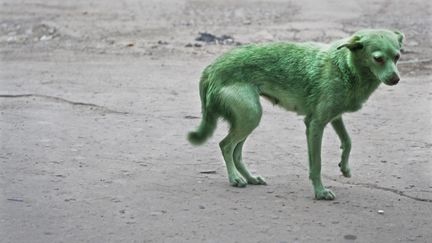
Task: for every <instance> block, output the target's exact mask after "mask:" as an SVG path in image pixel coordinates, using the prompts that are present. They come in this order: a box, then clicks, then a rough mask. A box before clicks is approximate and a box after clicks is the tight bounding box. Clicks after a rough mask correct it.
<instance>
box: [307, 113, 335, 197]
mask: <svg viewBox="0 0 432 243" xmlns="http://www.w3.org/2000/svg"><path fill="white" fill-rule="evenodd" d="M305 124H306V136H307V143H308V153H309V178H310V179H311V180H312V185H313V187H314V192H315V198H316V199H318V200H322V199H324V200H333V199H334V198H335V194H334V193H333V192H332V191H331V190H329V189H327V188H325V187H324V185H323V184H322V182H321V143H322V136H323V132H324V127H325V124H323V123H322V122H321V121H320V120H317V119H313V117H308V116H307V117H306V118H305Z"/></svg>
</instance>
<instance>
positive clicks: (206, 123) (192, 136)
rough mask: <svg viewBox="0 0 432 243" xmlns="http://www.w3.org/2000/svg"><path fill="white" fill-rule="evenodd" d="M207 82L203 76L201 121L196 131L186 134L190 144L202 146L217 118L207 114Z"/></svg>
mask: <svg viewBox="0 0 432 243" xmlns="http://www.w3.org/2000/svg"><path fill="white" fill-rule="evenodd" d="M208 86H209V82H208V80H207V75H205V73H204V75H203V77H202V78H201V81H200V97H201V109H202V120H201V124H200V125H199V126H198V128H197V129H196V131H193V132H189V133H188V140H189V142H190V143H191V144H194V145H200V144H203V143H204V142H205V141H206V140H207V138H209V137H210V136H211V135H212V134H213V131H214V130H215V128H216V122H217V116H216V115H215V114H212V113H211V112H209V110H208V109H209V107H208V102H207V99H208V98H209V97H208V88H209V87H208Z"/></svg>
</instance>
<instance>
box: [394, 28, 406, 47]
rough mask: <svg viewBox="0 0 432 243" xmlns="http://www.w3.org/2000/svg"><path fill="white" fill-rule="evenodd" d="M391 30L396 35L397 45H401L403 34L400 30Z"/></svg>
mask: <svg viewBox="0 0 432 243" xmlns="http://www.w3.org/2000/svg"><path fill="white" fill-rule="evenodd" d="M393 32H394V33H395V34H396V35H397V39H398V41H399V46H400V47H402V44H403V41H404V39H405V35H404V34H403V33H402V32H400V31H397V30H395V31H393Z"/></svg>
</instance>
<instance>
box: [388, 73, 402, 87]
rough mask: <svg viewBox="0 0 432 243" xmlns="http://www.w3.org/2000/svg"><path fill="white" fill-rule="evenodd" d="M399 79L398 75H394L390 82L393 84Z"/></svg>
mask: <svg viewBox="0 0 432 243" xmlns="http://www.w3.org/2000/svg"><path fill="white" fill-rule="evenodd" d="M399 80H400V78H399V76H398V75H395V76H394V77H393V78H392V80H391V81H390V82H391V84H393V85H395V84H397V83H399Z"/></svg>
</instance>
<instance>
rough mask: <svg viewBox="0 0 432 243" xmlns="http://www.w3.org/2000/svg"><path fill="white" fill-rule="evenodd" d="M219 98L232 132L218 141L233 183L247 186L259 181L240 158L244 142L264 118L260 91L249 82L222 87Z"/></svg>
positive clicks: (220, 110) (229, 177)
mask: <svg viewBox="0 0 432 243" xmlns="http://www.w3.org/2000/svg"><path fill="white" fill-rule="evenodd" d="M218 100H219V104H218V106H219V107H218V108H219V109H218V110H219V113H220V115H222V117H224V118H225V119H226V120H227V121H228V122H229V123H230V125H231V128H230V131H229V134H228V135H227V136H226V137H225V138H224V139H223V140H222V141H221V142H220V143H219V145H220V148H221V150H222V155H223V157H224V160H225V164H226V167H227V172H228V179H229V181H230V184H231V185H232V186H237V187H244V186H246V185H247V183H253V182H257V180H258V179H257V178H256V177H253V176H252V175H251V174H250V173H249V171H248V170H247V168H246V166H244V164H243V163H242V162H241V160H239V159H240V158H241V156H239V154H240V153H241V148H242V145H243V144H242V143H243V142H244V140H245V139H246V137H247V136H248V135H249V134H250V133H251V132H252V131H253V130H254V129H255V128H256V127H257V126H258V124H259V122H260V120H261V115H262V110H261V104H260V103H259V95H258V91H257V90H256V88H255V87H253V86H251V85H249V84H242V83H237V84H233V85H230V86H227V87H223V88H221V90H220V91H219V94H218ZM239 145H240V146H239ZM236 148H238V149H237V151H236ZM235 151H236V152H235ZM234 154H236V155H234ZM257 184H258V183H257Z"/></svg>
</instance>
